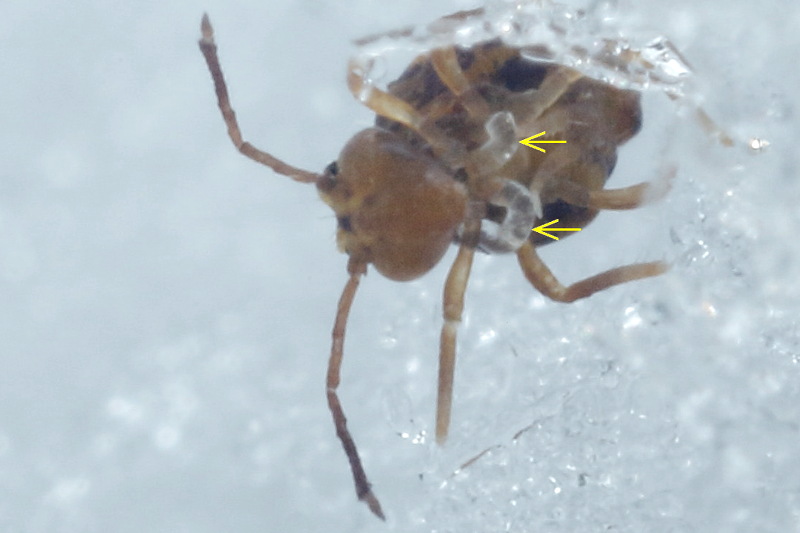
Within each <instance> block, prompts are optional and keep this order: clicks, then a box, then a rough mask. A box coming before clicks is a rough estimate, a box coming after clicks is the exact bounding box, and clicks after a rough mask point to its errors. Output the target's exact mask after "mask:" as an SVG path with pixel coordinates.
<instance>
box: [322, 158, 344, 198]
mask: <svg viewBox="0 0 800 533" xmlns="http://www.w3.org/2000/svg"><path fill="white" fill-rule="evenodd" d="M338 173H339V165H337V164H336V161H334V162H333V163H331V164H330V165H328V166H327V167H325V171H324V172H323V173H322V175H321V176H320V177H319V179H318V180H317V189H319V190H320V191H321V192H323V193H326V194H327V193H330V192H331V191H332V190H333V189H334V188H335V187H336V174H338Z"/></svg>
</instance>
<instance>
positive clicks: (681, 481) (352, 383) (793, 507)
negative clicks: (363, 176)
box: [0, 0, 800, 533]
mask: <svg viewBox="0 0 800 533" xmlns="http://www.w3.org/2000/svg"><path fill="white" fill-rule="evenodd" d="M616 5H617V10H616V11H617V12H621V13H625V16H626V18H627V19H628V20H627V21H626V24H630V25H631V27H637V28H645V29H647V30H651V31H653V32H654V33H653V34H654V35H656V34H660V33H663V34H664V35H667V36H669V37H670V38H671V39H672V40H673V42H675V43H676V45H677V46H678V47H679V48H680V49H681V50H682V51H683V52H684V53H685V55H686V56H687V58H688V59H689V61H690V62H691V64H692V65H693V67H694V69H695V72H696V74H697V84H698V85H697V86H698V87H699V88H698V91H699V92H698V95H700V96H702V97H704V98H705V104H704V105H705V107H706V109H707V110H708V112H709V113H710V114H711V115H712V116H713V117H714V118H715V119H716V120H718V122H720V123H721V124H722V125H723V126H724V127H725V128H726V129H728V130H729V131H730V132H731V133H732V134H733V135H734V136H735V137H736V139H737V141H738V142H739V144H738V145H737V146H736V147H734V148H727V149H726V148H722V147H720V146H719V145H717V144H715V143H714V142H712V141H710V140H709V139H708V138H707V136H705V135H704V134H702V133H701V132H700V131H699V128H698V127H697V125H696V123H694V122H693V121H691V120H689V119H685V118H678V119H675V118H674V115H676V114H677V111H675V110H676V108H675V107H670V105H669V104H665V99H664V98H663V96H662V95H658V94H654V95H650V96H648V98H647V100H646V105H647V106H648V107H646V108H645V121H646V122H645V129H644V130H643V132H642V134H641V135H640V136H639V137H637V138H636V139H635V140H634V141H632V142H631V144H630V146H628V147H626V149H625V150H623V152H622V154H621V157H620V163H619V166H618V168H617V170H616V172H615V178H614V179H615V181H614V182H613V183H615V184H617V185H620V184H624V183H633V182H636V181H640V180H643V179H651V178H653V177H655V176H656V175H657V173H658V168H660V167H661V168H663V166H664V165H667V166H668V165H676V166H677V168H678V177H677V179H676V181H675V186H674V189H673V191H672V193H671V194H670V196H669V197H668V199H667V200H666V201H665V202H662V203H661V204H658V205H654V206H651V207H648V208H647V209H642V210H638V211H635V212H627V213H609V214H604V215H603V216H601V217H600V218H599V219H598V220H597V221H596V222H595V223H594V224H593V225H591V226H590V227H589V228H587V230H586V231H584V232H582V234H580V235H578V236H574V237H571V238H570V239H568V240H566V241H564V242H563V243H558V244H557V245H556V246H551V247H548V248H546V249H544V250H543V252H542V253H543V256H544V257H545V259H546V260H547V261H548V262H549V263H550V264H551V266H552V268H553V270H554V271H555V272H556V273H557V275H558V276H559V277H560V278H561V279H562V280H564V281H573V280H577V279H579V278H581V277H584V276H587V275H591V274H593V273H596V272H598V271H600V270H603V269H605V268H609V267H611V266H616V265H619V264H623V263H626V262H632V261H641V260H651V259H656V258H666V259H668V260H670V261H671V262H673V265H674V267H673V269H672V271H671V272H670V273H668V274H667V275H665V276H663V277H660V278H657V279H654V280H648V281H644V282H639V283H633V284H628V285H625V286H622V287H618V288H616V289H614V290H610V291H607V292H603V293H601V294H598V295H596V296H594V297H593V298H591V299H589V300H587V301H583V302H579V303H576V304H573V305H561V304H556V303H553V302H550V301H547V300H545V299H544V298H542V297H541V296H540V295H538V294H537V293H536V292H535V291H534V290H532V289H531V288H530V287H529V286H528V285H527V283H526V282H525V281H524V279H522V276H521V275H520V273H519V269H518V267H517V265H516V263H515V261H514V260H513V258H512V257H492V258H486V257H481V258H479V259H478V261H477V262H476V265H475V269H474V278H473V280H474V282H473V283H472V284H471V286H470V291H469V294H468V301H467V306H468V312H467V317H466V321H465V324H464V327H463V328H462V331H461V345H460V357H459V366H458V369H457V375H456V397H455V403H454V406H455V412H454V424H453V428H452V434H451V438H450V441H449V443H448V444H447V446H445V447H444V448H441V449H440V448H437V447H436V446H435V445H434V444H433V442H432V439H431V438H430V434H431V431H432V424H433V406H434V400H435V371H436V351H437V338H438V329H439V315H440V302H439V298H440V292H441V286H442V280H443V278H444V275H445V273H446V265H447V260H448V259H451V258H452V254H451V255H449V256H448V257H447V258H446V260H445V261H444V262H443V263H442V265H440V267H438V268H437V269H435V270H434V271H433V272H432V273H431V274H430V275H428V276H427V277H425V278H424V279H422V280H419V281H415V282H412V283H407V284H398V283H392V282H389V281H387V280H384V279H382V278H381V277H380V276H379V275H377V274H375V273H372V274H370V275H369V276H368V277H367V279H366V280H365V282H364V283H363V284H362V289H361V291H360V293H359V294H358V296H357V299H356V304H355V308H354V310H353V313H352V317H351V323H350V329H349V332H348V344H347V347H346V357H345V365H344V375H343V383H342V387H341V389H340V391H341V398H342V402H343V404H344V407H345V410H346V412H347V415H348V418H349V422H350V427H351V429H352V431H353V433H354V435H355V438H356V441H357V443H358V445H359V447H360V450H361V453H362V457H363V459H364V461H365V465H366V468H367V471H368V473H369V475H370V477H371V480H372V481H373V483H374V488H375V491H376V493H377V495H378V496H379V497H380V498H381V500H382V503H383V505H384V508H385V509H386V511H387V514H388V522H387V523H385V524H384V523H381V522H380V521H378V520H376V519H375V518H374V517H373V516H371V515H370V514H369V512H368V510H367V508H366V507H365V506H364V505H363V504H361V503H359V502H358V501H356V498H355V495H354V493H353V488H352V484H351V478H350V472H349V469H348V467H347V463H346V461H345V457H344V454H343V453H342V450H341V447H340V445H339V442H338V441H337V440H336V437H335V435H334V432H333V427H332V423H331V421H330V417H329V414H328V411H327V407H326V404H325V396H324V388H323V382H324V372H325V364H326V359H327V354H328V350H329V332H330V328H331V323H332V317H333V313H334V308H335V304H336V300H337V298H338V295H339V292H340V290H341V288H342V286H343V284H344V281H345V257H344V256H342V255H340V254H338V253H337V252H336V250H335V245H334V242H333V239H334V233H335V219H334V218H333V216H332V214H331V213H330V211H329V210H328V208H327V207H326V206H325V205H323V204H322V203H321V202H320V201H319V200H318V199H317V197H316V193H315V191H313V190H312V189H311V188H310V187H307V186H302V185H299V184H295V183H292V182H290V181H289V180H286V179H284V178H281V177H279V176H275V175H273V174H272V173H271V172H269V171H268V170H267V169H264V168H259V167H258V166H257V165H255V164H253V163H251V162H249V161H247V160H246V159H245V158H243V157H241V156H239V155H238V154H237V153H236V152H235V150H234V149H233V148H232V146H231V145H230V143H229V141H228V139H227V138H226V137H225V132H224V128H223V126H222V123H221V120H220V117H219V116H218V111H217V109H216V105H215V102H214V100H213V94H212V90H211V82H210V79H209V76H208V74H207V72H206V67H205V65H204V63H203V61H202V58H201V56H200V53H199V52H198V50H197V46H196V40H197V38H198V34H199V27H198V26H199V20H200V16H201V14H202V12H203V10H207V11H208V12H209V14H210V15H211V17H212V22H213V23H214V25H215V29H216V32H217V38H218V42H219V45H220V54H221V57H222V62H223V67H224V69H225V72H226V74H227V76H228V80H229V83H230V85H231V89H232V93H233V99H234V105H235V106H236V109H237V111H238V113H239V117H240V119H241V123H242V127H243V129H244V132H245V136H246V137H248V138H249V139H251V140H252V141H253V142H255V143H256V144H257V145H259V146H262V147H264V148H268V149H269V150H270V151H271V152H273V153H274V154H276V155H277V156H279V157H282V158H283V159H285V160H287V161H288V162H291V163H293V164H296V165H298V166H302V167H305V168H308V169H311V170H315V169H321V168H323V167H324V166H325V165H326V164H327V163H329V162H330V161H331V160H333V159H334V158H335V157H336V155H337V153H338V150H339V149H340V148H341V146H342V145H343V144H344V142H346V140H347V139H348V137H349V136H350V135H352V134H353V133H354V132H356V131H357V130H358V129H360V128H362V127H364V126H366V125H367V124H369V123H370V121H371V116H370V114H369V113H367V112H366V110H364V109H363V108H361V107H360V106H359V105H358V104H357V103H356V102H355V101H353V99H352V98H351V97H350V95H349V94H348V92H347V90H346V87H345V84H344V80H343V77H344V66H345V62H346V59H347V57H348V54H349V53H350V50H351V49H350V48H349V42H350V40H351V39H353V38H356V37H359V36H362V35H365V34H370V33H373V32H375V31H378V30H386V29H391V28H394V27H398V26H402V25H405V24H411V23H419V22H425V21H428V20H432V19H433V18H435V17H437V16H440V15H444V14H447V13H450V12H453V11H456V10H458V9H465V8H469V7H474V5H473V4H470V3H467V2H466V1H464V0H437V1H429V0H410V1H404V2H378V1H371V0H356V1H352V2H349V3H347V5H344V4H343V3H341V2H333V1H323V0H307V1H289V0H269V1H259V2H255V1H248V2H221V1H216V0H214V1H208V2H206V3H205V4H202V5H201V4H197V3H195V2H189V1H169V2H159V3H157V2H130V3H119V2H114V3H111V2H107V3H106V2H92V1H77V2H69V3H56V2H41V1H38V2H37V1H31V2H25V3H22V2H7V3H6V5H4V6H3V8H2V16H0V50H2V52H0V67H1V68H0V72H3V78H4V82H3V83H2V89H0V91H1V92H2V98H1V99H0V102H2V103H1V104H0V124H2V126H3V127H2V135H3V137H4V139H3V142H0V160H2V162H3V164H2V167H0V172H2V174H0V291H2V292H0V298H2V304H1V305H0V357H1V358H2V359H0V360H1V361H2V363H3V371H2V373H0V530H2V531H8V532H26V533H27V532H31V533H36V532H48V533H51V532H108V531H114V532H122V533H124V532H212V531H214V532H217V531H236V532H243V533H246V532H264V531H281V532H295V531H296V532H303V533H313V532H323V531H325V532H330V531H347V532H358V531H387V530H388V531H407V532H437V533H443V532H451V531H452V532H461V533H463V532H499V531H513V532H529V531H530V532H560V531H563V532H600V531H615V532H671V533H688V532H703V533H705V532H739V531H741V532H754V531H759V532H787V531H800V450H798V443H800V375H799V374H800V329H799V328H798V321H800V318H798V317H799V316H800V303H798V302H799V300H798V296H800V284H799V283H798V282H797V279H798V273H800V270H799V269H798V267H799V266H800V246H798V244H797V242H798V238H797V235H798V232H797V230H798V228H800V215H799V214H798V213H800V211H798V209H797V207H796V206H797V204H798V202H799V201H800V184H798V180H797V179H796V178H797V174H798V157H797V155H796V154H797V148H796V144H797V139H798V138H799V137H800V135H799V134H800V132H799V131H798V126H797V121H796V114H797V112H798V98H797V97H798V89H797V88H798V86H800V77H799V76H798V69H797V64H796V62H797V51H798V50H799V49H800V46H799V45H800V33H798V31H797V28H798V27H799V25H800V8H798V7H797V4H795V3H791V2H784V1H779V0H772V1H767V2H745V1H743V0H737V1H733V2H722V1H713V2H695V1H689V0H675V1H669V2H663V1H661V2H636V1H634V0H620V1H619V2H617V3H616ZM603 6H605V4H601V3H599V2H595V3H593V4H592V7H593V8H594V9H595V12H596V13H598V14H602V13H604V12H609V13H613V12H614V10H606V9H605V7H603ZM598 16H599V15H598ZM670 115H673V117H670ZM659 116H660V117H661V119H658V118H657V117H659ZM651 117H653V118H654V120H650V119H651ZM659 120H663V122H661V124H667V126H665V127H663V128H662V127H659V126H658V125H659ZM751 138H757V139H765V140H767V141H769V143H770V145H769V146H768V147H767V148H766V149H764V150H761V151H756V150H751V149H748V148H746V147H744V146H743V143H744V141H745V140H747V139H751ZM487 449H488V450H489V451H488V452H487V453H485V454H484V455H482V456H481V457H480V458H478V459H477V460H475V461H474V462H473V463H472V464H471V465H469V466H468V467H465V468H460V465H462V464H464V463H465V462H467V461H468V460H470V459H471V458H473V457H475V456H477V455H478V454H479V453H481V452H482V451H484V450H487Z"/></svg>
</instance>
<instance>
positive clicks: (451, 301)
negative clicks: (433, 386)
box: [436, 217, 481, 445]
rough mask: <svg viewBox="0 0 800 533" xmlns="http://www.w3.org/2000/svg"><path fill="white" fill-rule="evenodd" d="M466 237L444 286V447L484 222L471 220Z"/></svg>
mask: <svg viewBox="0 0 800 533" xmlns="http://www.w3.org/2000/svg"><path fill="white" fill-rule="evenodd" d="M464 226H465V228H464V237H463V238H462V242H461V246H460V247H459V249H458V255H457V256H456V260H455V261H454V262H453V265H452V266H451V267H450V273H449V274H448V275H447V281H446V282H445V286H444V298H443V302H444V303H443V313H442V314H443V315H444V324H443V325H442V335H441V342H440V346H439V387H438V393H437V399H436V442H437V444H440V445H441V444H444V443H445V441H446V440H447V433H448V430H449V428H450V413H451V410H452V405H453V374H454V372H455V366H456V335H457V333H458V325H459V324H460V323H461V314H462V313H463V311H464V294H465V293H466V290H467V282H468V281H469V274H470V271H471V269H472V259H473V257H474V255H475V246H476V243H477V238H478V235H480V230H481V221H480V218H478V217H470V218H468V220H467V221H466V222H465V224H464Z"/></svg>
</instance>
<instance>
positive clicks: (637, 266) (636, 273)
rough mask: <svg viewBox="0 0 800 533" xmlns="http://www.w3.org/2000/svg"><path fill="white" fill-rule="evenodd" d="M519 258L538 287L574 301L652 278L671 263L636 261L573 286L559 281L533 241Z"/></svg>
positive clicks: (552, 296) (549, 294) (561, 299)
mask: <svg viewBox="0 0 800 533" xmlns="http://www.w3.org/2000/svg"><path fill="white" fill-rule="evenodd" d="M517 259H518V260H519V264H520V266H521V267H522V271H523V273H524V274H525V277H526V278H528V281H530V282H531V285H533V286H534V287H535V288H536V290H538V291H539V292H541V293H542V294H544V295H545V296H547V297H548V298H550V299H552V300H555V301H557V302H565V303H567V302H574V301H575V300H580V299H581V298H586V297H588V296H591V295H592V294H594V293H596V292H598V291H602V290H604V289H608V288H609V287H613V286H614V285H619V284H621V283H626V282H628V281H634V280H637V279H642V278H649V277H652V276H657V275H659V274H663V273H664V272H666V271H667V269H668V266H667V264H666V263H664V262H663V261H652V262H649V263H634V264H632V265H625V266H621V267H617V268H612V269H611V270H606V271H605V272H601V273H600V274H597V275H595V276H592V277H590V278H586V279H584V280H581V281H579V282H577V283H573V284H572V285H569V286H564V285H562V284H561V282H559V281H558V280H557V279H556V277H555V276H554V275H553V273H552V272H551V271H550V269H549V268H547V265H545V264H544V261H542V260H541V258H539V255H538V254H537V253H536V249H535V248H534V246H533V244H531V242H530V241H528V242H526V243H525V244H523V245H522V247H521V248H520V249H519V250H517Z"/></svg>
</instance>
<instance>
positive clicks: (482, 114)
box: [431, 46, 490, 120]
mask: <svg viewBox="0 0 800 533" xmlns="http://www.w3.org/2000/svg"><path fill="white" fill-rule="evenodd" d="M431 64H432V65H433V69H434V70H435V71H436V74H437V75H438V76H439V79H440V80H442V83H444V84H445V86H446V87H447V88H448V89H450V92H451V93H453V95H454V96H455V97H456V98H457V99H458V101H459V102H461V105H463V106H464V107H465V108H466V110H467V111H468V112H469V114H470V115H471V116H472V117H473V118H476V119H478V120H481V119H485V118H486V117H488V116H489V112H490V110H489V104H487V103H486V100H485V99H484V98H483V96H481V95H480V93H478V91H477V90H475V86H474V85H473V84H471V83H470V82H469V80H468V79H467V77H466V76H465V75H464V71H463V70H462V69H461V65H459V63H458V55H457V54H456V49H455V48H454V47H452V46H448V47H447V48H437V49H436V50H434V51H433V52H431Z"/></svg>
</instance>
